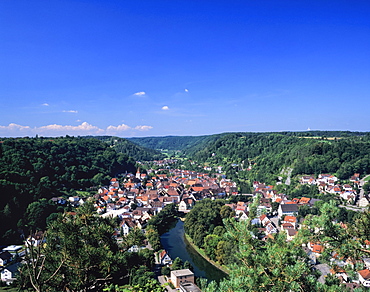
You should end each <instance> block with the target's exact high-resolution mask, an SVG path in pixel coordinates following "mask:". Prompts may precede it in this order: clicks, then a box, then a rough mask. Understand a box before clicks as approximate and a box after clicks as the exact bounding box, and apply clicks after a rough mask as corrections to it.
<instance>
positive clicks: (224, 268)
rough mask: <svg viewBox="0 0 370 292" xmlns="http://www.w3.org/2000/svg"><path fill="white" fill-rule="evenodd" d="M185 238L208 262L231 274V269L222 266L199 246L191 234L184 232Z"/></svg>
mask: <svg viewBox="0 0 370 292" xmlns="http://www.w3.org/2000/svg"><path fill="white" fill-rule="evenodd" d="M184 238H185V241H186V242H187V243H188V244H189V245H190V246H191V247H192V248H193V249H194V250H195V251H196V252H197V253H198V254H199V255H200V256H201V257H202V258H203V259H205V260H206V261H207V262H209V263H210V264H211V265H213V266H214V267H216V268H217V269H219V270H221V271H222V272H224V273H225V274H226V275H229V273H230V271H229V270H228V269H227V268H226V267H224V266H221V265H219V264H218V263H216V262H215V261H213V260H211V259H210V258H209V257H208V256H207V255H206V254H205V252H204V250H202V249H200V248H199V247H197V246H196V245H195V244H194V242H193V240H192V239H191V238H190V236H189V235H187V234H186V233H184Z"/></svg>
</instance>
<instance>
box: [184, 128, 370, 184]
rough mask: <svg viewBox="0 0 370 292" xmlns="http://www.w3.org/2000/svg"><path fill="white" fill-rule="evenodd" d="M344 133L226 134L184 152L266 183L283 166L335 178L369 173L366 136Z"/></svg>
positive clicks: (369, 141)
mask: <svg viewBox="0 0 370 292" xmlns="http://www.w3.org/2000/svg"><path fill="white" fill-rule="evenodd" d="M346 134H347V136H346V135H344V136H346V137H342V138H340V137H338V138H335V137H332V138H331V139H328V138H327V137H322V138H320V137H317V138H316V137H313V136H312V135H309V136H307V135H306V136H304V134H303V133H290V132H288V133H230V134H225V135H223V136H221V137H219V138H218V139H217V140H216V141H212V142H209V143H207V144H205V145H204V144H203V145H202V147H201V145H198V146H197V147H198V149H195V151H194V149H188V150H187V154H188V156H189V157H191V158H192V159H194V160H196V161H198V162H202V163H208V164H209V165H221V166H224V167H225V168H226V169H225V170H226V171H227V173H228V174H230V175H231V176H232V177H233V176H235V174H236V172H238V176H239V177H245V178H249V179H254V180H260V181H266V182H272V180H276V178H277V177H278V176H279V175H280V173H281V171H282V169H284V168H285V169H286V168H292V169H293V172H292V174H293V175H295V174H307V173H308V174H311V173H314V174H319V173H327V172H328V173H336V174H337V176H338V177H339V178H348V177H349V176H350V175H352V174H353V173H355V172H359V173H361V174H368V173H370V135H369V134H366V135H365V134H364V135H361V136H351V135H348V133H346ZM342 136H343V135H342ZM310 137H311V138H310ZM308 138H309V139H308ZM232 164H237V165H238V167H237V168H232V166H231V165H232Z"/></svg>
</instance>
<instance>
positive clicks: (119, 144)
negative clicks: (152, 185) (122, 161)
mask: <svg viewBox="0 0 370 292" xmlns="http://www.w3.org/2000/svg"><path fill="white" fill-rule="evenodd" d="M86 138H94V139H98V140H100V141H103V142H105V143H107V144H108V145H109V146H111V147H112V148H114V149H115V150H116V151H117V152H118V153H122V154H125V155H127V156H129V157H132V158H133V159H135V161H150V160H159V159H163V158H164V155H163V154H162V153H161V152H160V151H157V150H155V149H157V148H150V147H147V146H141V144H140V143H137V144H135V143H133V142H131V141H129V139H123V138H119V137H114V136H95V137H91V136H87V137H86Z"/></svg>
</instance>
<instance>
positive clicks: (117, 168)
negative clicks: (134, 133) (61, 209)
mask: <svg viewBox="0 0 370 292" xmlns="http://www.w3.org/2000/svg"><path fill="white" fill-rule="evenodd" d="M0 140H1V141H0V222H1V224H0V245H1V244H4V243H5V242H11V240H13V241H12V242H14V240H15V239H16V238H17V236H18V240H19V234H18V232H17V224H18V227H22V225H23V224H26V223H29V222H27V220H26V221H25V220H24V219H27V218H25V216H27V212H26V211H27V207H28V205H29V204H30V203H32V202H35V201H37V200H39V199H41V198H46V199H49V198H51V197H53V196H60V195H66V196H68V195H69V191H70V190H71V189H80V188H85V187H90V186H92V185H99V184H101V183H108V182H109V178H110V177H111V176H114V175H117V174H119V173H123V172H126V171H128V172H133V171H135V170H136V169H135V165H134V161H133V160H132V159H130V158H129V157H128V156H127V155H124V154H120V153H117V152H116V151H115V150H114V149H113V148H111V147H110V146H109V145H108V144H107V143H103V142H101V141H98V140H97V139H83V138H72V137H66V138H52V139H51V138H17V139H14V138H8V139H0ZM40 212H41V211H40ZM28 219H29V218H28ZM4 222H6V224H4ZM27 225H29V224H27ZM23 227H24V226H23Z"/></svg>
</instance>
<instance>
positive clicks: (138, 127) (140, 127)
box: [134, 126, 153, 131]
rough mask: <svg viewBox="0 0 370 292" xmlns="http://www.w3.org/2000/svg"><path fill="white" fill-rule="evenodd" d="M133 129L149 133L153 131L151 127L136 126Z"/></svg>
mask: <svg viewBox="0 0 370 292" xmlns="http://www.w3.org/2000/svg"><path fill="white" fill-rule="evenodd" d="M134 129H135V130H138V131H149V130H151V129H153V127H152V126H136V127H135V128H134Z"/></svg>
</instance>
